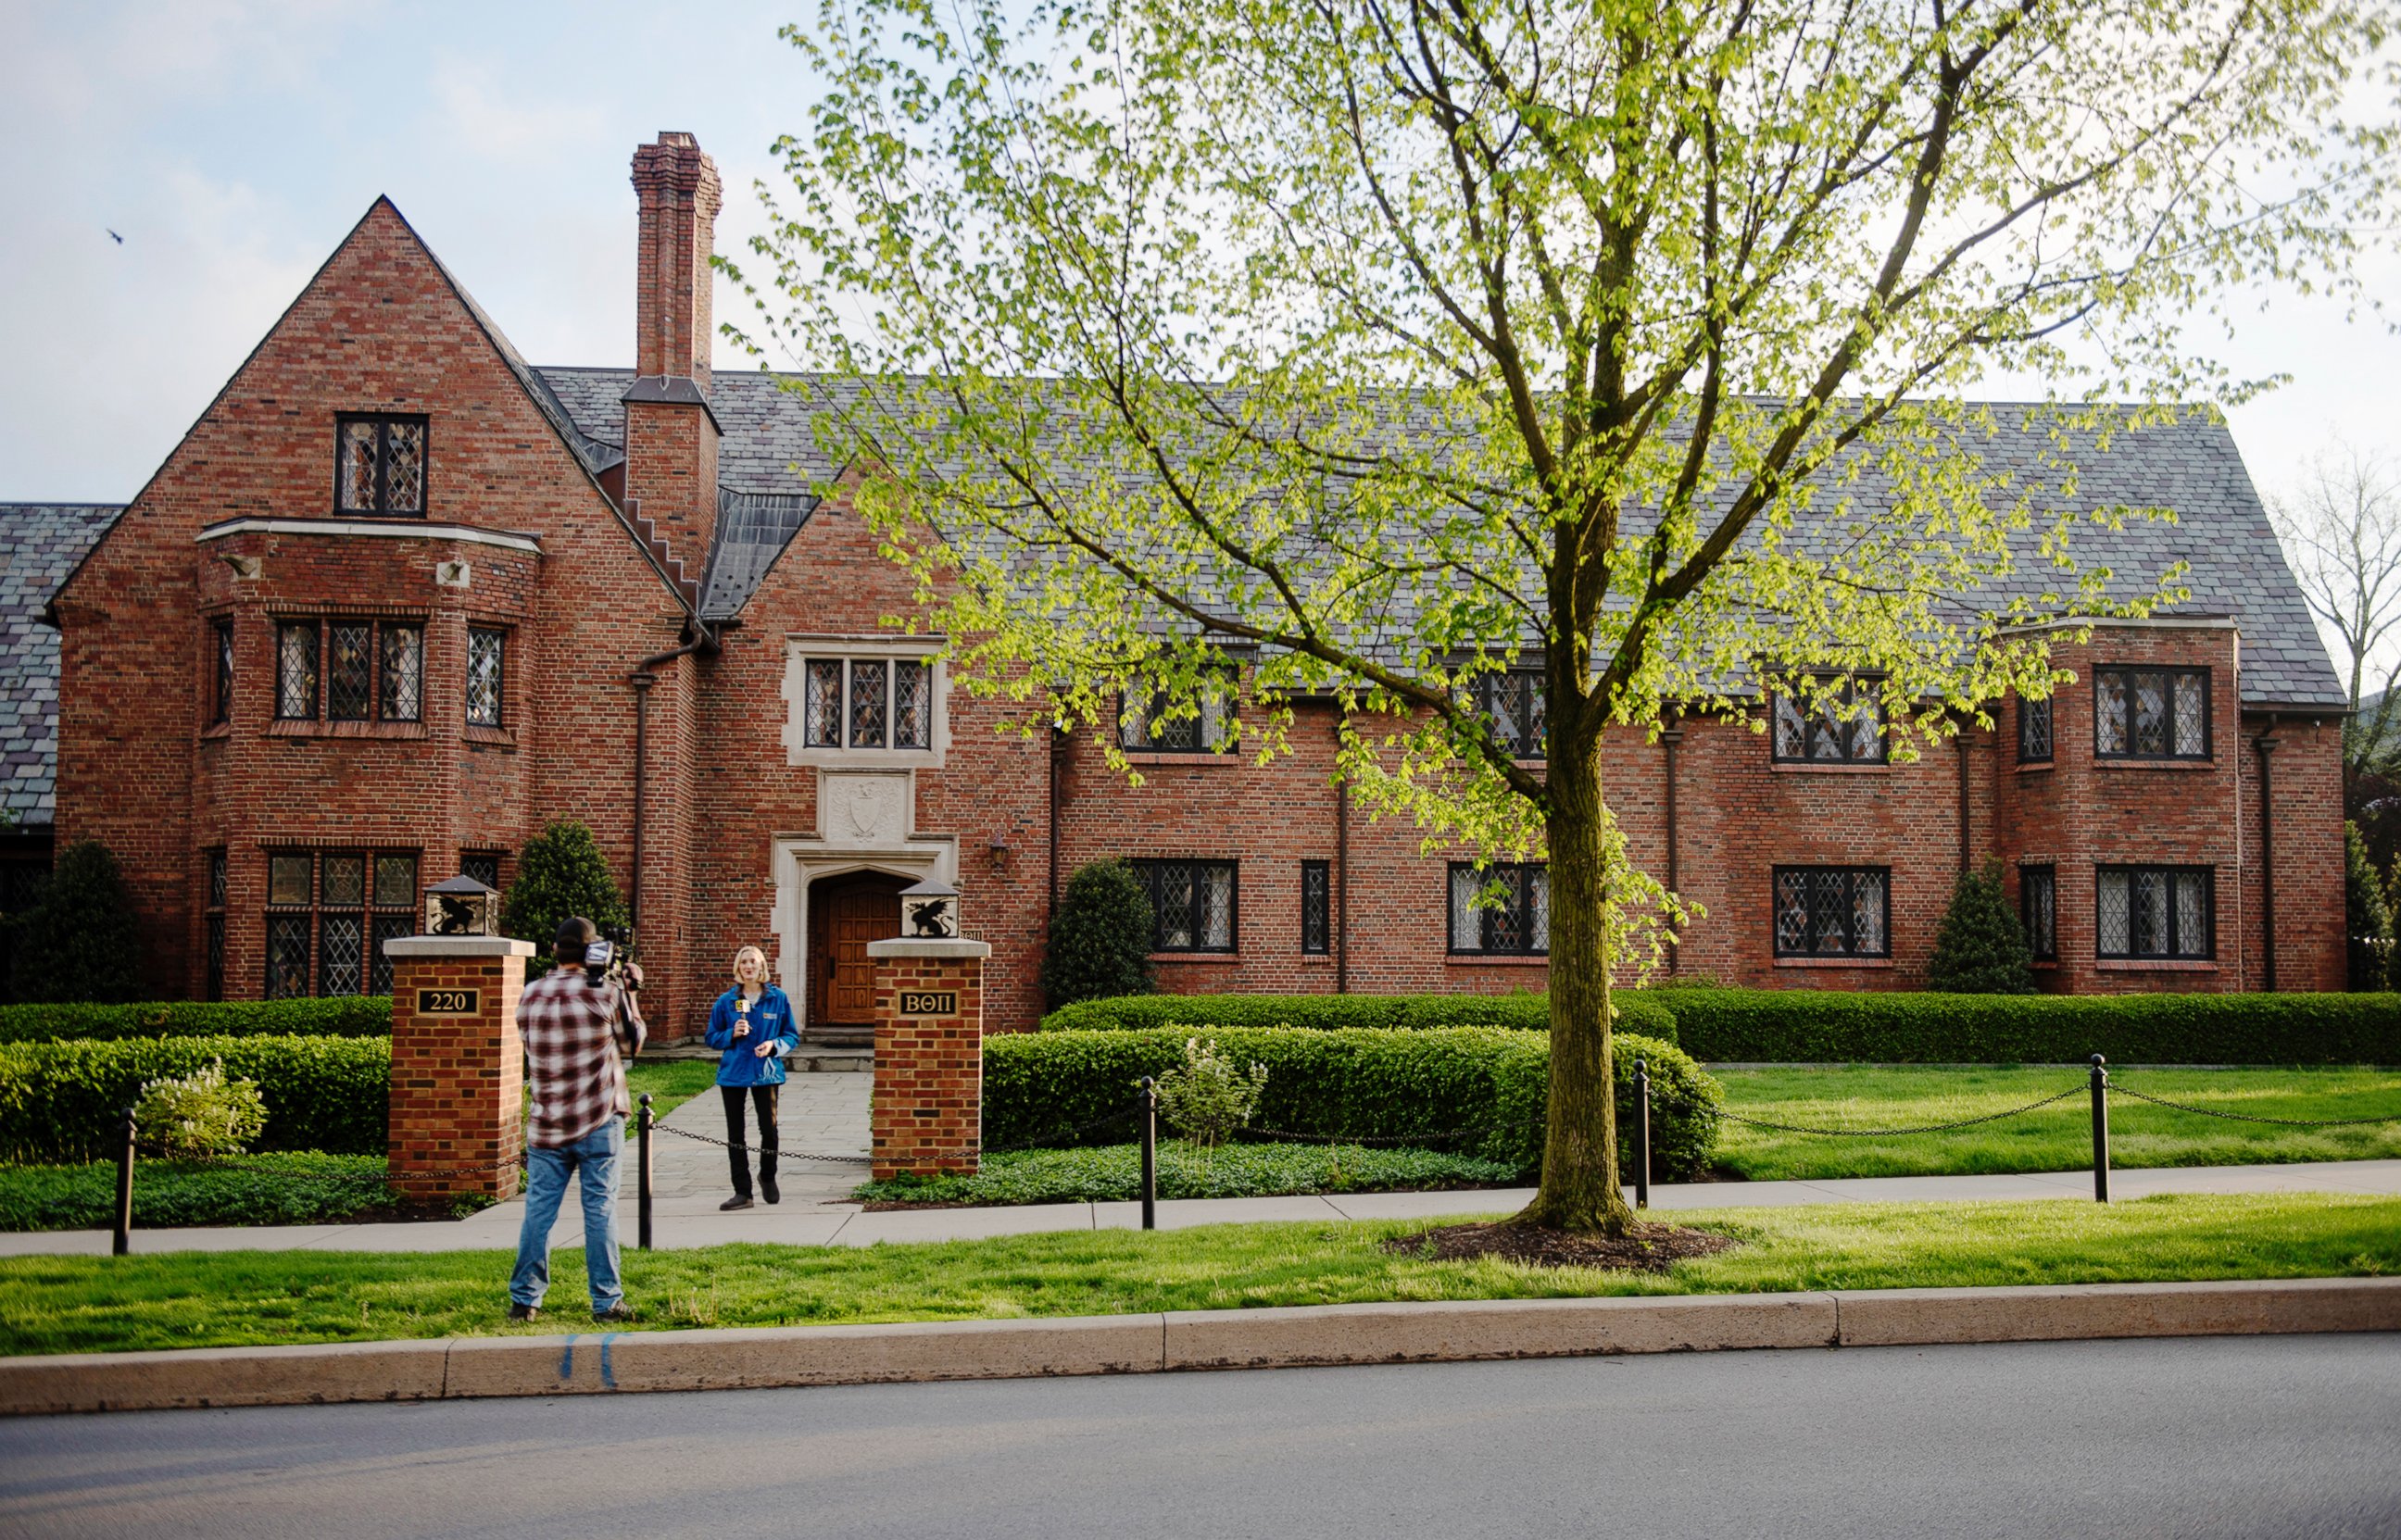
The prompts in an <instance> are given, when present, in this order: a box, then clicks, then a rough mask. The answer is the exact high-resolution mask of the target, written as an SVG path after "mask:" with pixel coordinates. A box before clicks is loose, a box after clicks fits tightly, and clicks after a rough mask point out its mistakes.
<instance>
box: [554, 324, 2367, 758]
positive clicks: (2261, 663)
mask: <svg viewBox="0 0 2401 1540" xmlns="http://www.w3.org/2000/svg"><path fill="white" fill-rule="evenodd" d="M541 373H542V376H543V377H544V378H545V379H547V380H548V381H549V382H550V384H551V386H552V387H553V388H554V389H555V390H556V392H557V395H558V399H559V400H560V401H561V402H563V403H564V404H565V406H566V408H567V410H568V411H569V413H570V414H571V415H572V416H574V417H575V419H576V420H577V422H578V424H579V426H580V428H581V429H582V430H583V432H584V433H586V434H592V435H597V436H602V437H606V436H609V435H613V434H617V433H620V432H622V430H623V429H622V428H621V427H620V426H618V425H619V424H620V423H621V422H622V413H623V408H622V407H621V406H620V404H619V398H620V397H621V396H623V394H624V390H625V388H626V386H627V385H628V384H629V383H630V382H631V381H632V379H633V377H634V376H633V373H632V371H630V370H624V369H551V368H545V369H543V370H542V371H541ZM787 377H789V376H775V375H763V374H720V375H717V376H716V377H715V380H714V381H713V384H712V388H711V397H710V399H711V404H712V405H713V407H714V409H715V411H716V415H717V418H718V421H719V423H720V425H721V428H722V429H723V436H722V439H721V441H720V445H719V450H718V466H719V479H720V488H721V489H723V488H730V489H736V490H739V491H744V492H761V493H783V494H787V495H805V494H808V493H811V492H815V491H818V490H821V489H823V488H825V487H827V486H830V484H832V482H833V480H834V478H835V476H836V475H838V474H839V472H840V470H841V469H842V468H841V467H840V466H839V465H837V464H835V463H834V462H833V461H832V459H831V458H830V457H829V456H828V455H827V453H826V450H825V448H824V447H823V446H822V445H821V444H820V443H819V442H818V439H817V434H816V420H815V419H816V415H817V414H818V413H819V412H821V411H823V410H824V408H823V407H822V406H818V405H813V404H812V403H813V402H822V401H825V400H829V399H837V398H840V397H843V396H847V395H849V394H851V393H853V391H854V389H855V388H854V387H852V386H851V385H849V384H848V383H847V382H843V381H838V380H834V379H832V378H830V377H827V376H816V375H807V376H800V377H799V383H801V384H802V385H803V386H804V387H805V388H804V389H802V390H791V389H786V388H782V386H781V384H780V383H779V380H781V379H783V378H787ZM1990 404H1991V407H1992V414H1991V415H1992V419H1993V424H1994V428H1993V431H1992V432H1991V433H1990V434H1989V435H1988V436H1987V435H1983V434H1982V433H1981V432H1980V431H1976V430H1968V432H1967V436H1966V437H1965V439H1964V442H1966V443H1968V445H1969V448H1970V449H1971V451H1972V452H1973V453H1974V454H1976V455H1977V456H1979V457H1981V458H1982V459H1983V462H1984V467H1985V470H1986V471H1987V472H1988V473H1991V474H1996V475H1997V476H1999V477H2001V478H2002V479H2004V480H2005V481H2006V482H2007V483H2008V484H2010V485H2013V486H2018V487H2023V488H2026V489H2029V490H2031V491H2032V493H2033V495H2034V496H2036V497H2037V499H2038V503H2037V506H2040V507H2045V508H2071V507H2072V508H2076V509H2079V510H2086V511H2090V510H2097V509H2105V508H2110V507H2113V506H2114V507H2133V508H2150V507H2164V508H2168V509H2172V510H2174V511H2175V515H2176V518H2175V523H2173V524H2169V523H2164V522H2161V521H2157V520H2149V519H2133V520H2129V521H2127V522H2126V523H2125V525H2123V527H2121V528H2118V529H2109V528H2106V527H2104V526H2102V525H2097V524H2092V523H2087V524H2082V525H2079V526H2078V527H2077V529H2076V530H2075V532H2074V537H2073V542H2072V551H2073V554H2074V557H2075V560H2076V562H2077V565H2078V566H2079V568H2081V569H2083V570H2087V571H2090V570H2095V569H2098V568H2102V567H2106V568H2108V569H2109V570H2110V571H2111V572H2112V573H2113V574H2114V575H2115V581H2113V583H2112V584H2111V585H2110V586H2111V589H2112V591H2113V592H2115V593H2123V594H2125V595H2126V596H2128V597H2133V596H2138V595H2147V594H2149V593H2153V592H2155V590H2156V586H2157V584H2158V582H2159V580H2160V579H2161V576H2162V575H2163V574H2165V573H2166V572H2167V571H2168V569H2169V568H2170V567H2172V566H2175V564H2176V563H2177V562H2183V563H2185V564H2186V566H2187V572H2186V575H2185V577H2184V579H2183V581H2184V586H2185V587H2186V589H2187V590H2188V591H2189V597H2188V598H2187V599H2186V600H2185V602H2184V603H2182V604H2180V605H2175V606H2166V607H2163V608H2162V609H2161V610H2160V611H2159V613H2160V614H2162V615H2170V616H2175V615H2183V616H2192V617H2201V616H2210V617H2226V618H2230V619H2232V620H2233V621H2234V622H2235V624H2236V626H2237V627H2238V628H2239V630H2240V631H2241V633H2242V638H2243V650H2242V670H2243V675H2242V678H2243V686H2242V688H2243V702H2244V704H2246V705H2254V706H2269V705H2275V706H2293V707H2298V708H2300V709H2303V710H2310V711H2326V710H2334V711H2339V710H2343V709H2345V707H2346V706H2347V704H2348V700H2347V697H2346V696H2345V694H2344V691H2343V688H2342V685H2341V683H2340V681H2339V679H2337V677H2336V675H2335V671H2334V666H2333V664H2332V662H2331V661H2328V659H2327V657H2326V645H2325V643H2324V642H2322V641H2321V640H2320V639H2319V637H2318V632H2317V627H2316V626H2315V625H2314V624H2313V623H2312V620H2311V619H2310V615H2309V611H2308V609H2307V608H2306V606H2304V605H2303V604H2302V601H2301V594H2300V589H2299V586H2298V584H2297V583H2296V582H2295V581H2294V579H2293V575H2292V570H2291V568H2289V567H2288V566H2285V564H2284V550H2283V548H2282V547H2281V546H2280V545H2278V543H2277V541H2276V536H2275V532H2274V530H2273V529H2272V528H2271V526H2270V525H2269V523H2268V513H2267V510H2266V509H2265V508H2264V507H2262V506H2261V504H2260V501H2259V495H2258V492H2257V489H2256V488H2254V487H2253V486H2252V484H2251V477H2250V474H2249V472H2248V471H2247V470H2244V469H2243V457H2242V455H2241V454H2240V452H2238V451H2237V450H2236V448H2235V445H2234V436H2233V434H2232V433H2231V432H2230V430H2229V429H2227V427H2226V425H2225V424H2224V423H2223V422H2220V421H2211V420H2209V419H2208V417H2207V416H2203V415H2202V414H2199V413H2182V414H2179V415H2178V416H2177V417H2176V420H2175V421H2173V422H2169V423H2160V424H2153V425H2149V426H2146V427H2142V428H2137V429H2119V430H2118V431H2117V433H2116V434H2115V436H2114V438H2113V440H2112V442H2111V444H2110V447H2109V449H2108V451H2107V452H2106V453H2100V452H2097V451H2095V450H2094V449H2093V448H2092V445H2091V444H2090V443H2089V442H2088V443H2084V444H2083V445H2082V446H2081V447H2080V448H2079V450H2078V451H2077V453H2076V455H2075V457H2074V458H2075V470H2076V477H2075V487H2074V491H2073V493H2072V495H2069V496H2065V497H2062V496H2060V495H2059V494H2058V493H2057V492H2055V491H2051V492H2045V491H2043V490H2042V489H2046V488H2056V487H2057V486H2058V485H2059V483H2060V479H2061V470H2060V468H2059V466H2058V464H2057V462H2056V458H2055V456H2056V452H2057V445H2056V442H2055V439H2056V435H2055V431H2054V427H2055V425H2054V424H2052V423H2050V422H2047V421H2044V420H2042V415H2043V411H2044V409H2043V408H2041V407H2038V406H2034V405H2028V404H2023V403H2015V404H2013V403H2003V402H1995V403H1990ZM1426 426H1430V425H1420V429H1422V428H1423V427H1426ZM1069 437H1071V436H1068V435H1063V438H1062V443H1061V453H1062V454H1063V455H1073V453H1074V449H1073V446H1072V443H1070V442H1068V438H1069ZM1840 492H1841V493H1842V495H1844V496H1847V497H1853V498H1855V499H1858V500H1859V502H1861V503H1863V504H1870V505H1873V503H1875V502H1877V501H1879V500H1889V499H1890V498H1892V497H1894V496H1896V492H1895V488H1894V487H1893V485H1892V484H1891V483H1890V481H1889V479H1888V478H1887V476H1886V475H1885V474H1884V473H1883V472H1882V471H1881V470H1879V469H1877V468H1875V467H1874V466H1873V464H1870V465H1868V466H1866V467H1864V468H1863V469H1862V470H1861V471H1860V473H1859V475H1858V476H1857V477H1856V478H1855V479H1851V480H1848V481H1845V482H1844V483H1842V484H1841V486H1840ZM1999 496H2001V494H1996V497H1999ZM722 497H723V493H722V492H721V493H720V502H721V501H722ZM1835 503H1836V498H1834V497H1825V498H1821V499H1819V502H1818V507H1820V508H1832V507H1833V506H1834V505H1835ZM799 517H800V518H804V517H805V514H804V513H803V514H801V515H799ZM1829 522H1831V521H1829ZM1639 523H1640V520H1639V518H1638V517H1636V516H1632V515H1629V524H1630V525H1631V524H1639ZM792 527H793V528H795V529H797V528H798V527H799V525H798V522H797V520H795V522H794V523H793V524H792ZM723 529H724V525H723V522H722V521H720V552H712V554H711V557H710V562H709V568H708V570H709V571H710V573H711V574H712V576H714V575H715V574H716V573H717V572H718V571H719V570H720V555H721V550H722V547H723V545H724V544H725V542H726V540H727V539H728V538H729V537H728V536H727V535H726V534H725V533H723ZM1813 533H1814V534H1816V535H1818V536H1819V537H1821V538H1840V537H1839V532H1838V531H1834V530H1832V529H1831V528H1828V529H1825V530H1820V531H1816V532H1810V531H1804V532H1802V538H1803V539H1804V540H1806V539H1807V538H1810V536H1811V535H1812V534H1813ZM2040 534H2041V532H2040V531H2039V530H2038V529H2037V530H2033V531H2028V532H2026V533H2025V534H2024V536H2023V537H2021V538H2018V539H2017V540H2015V541H2014V542H2013V545H2014V548H2015V555H2016V567H2017V571H2018V574H2019V578H2018V579H2017V580H2018V581H2019V583H2020V584H2022V585H2024V584H2032V583H2035V582H2037V581H2055V579H2047V578H2042V579H2038V578H2037V576H2035V575H2037V574H2042V573H2044V572H2045V570H2046V566H2047V564H2046V562H2045V559H2044V557H2043V556H2042V553H2041V552H2040V551H2039V549H2038V545H2037V542H2038V541H2039V538H2040ZM783 538H784V539H786V540H789V538H790V537H789V532H787V533H786V534H785V535H784V537H783ZM781 549H782V547H781V544H780V543H778V544H777V545H776V546H775V550H776V551H778V552H780V550H781ZM774 560H775V556H774V555H773V554H768V555H767V556H766V557H765V559H764V561H763V562H760V563H757V564H756V576H753V577H751V578H750V579H749V584H750V588H755V587H756V584H757V580H758V577H762V576H763V575H764V574H765V572H766V571H767V570H768V568H769V567H771V566H773V565H774ZM725 569H726V570H729V571H731V570H734V566H732V565H731V564H727V565H726V567H725ZM742 570H745V571H748V570H749V568H748V567H744V568H742ZM748 593H749V589H748V588H746V589H743V590H741V591H740V598H741V599H745V600H747V598H748ZM2002 597H2003V596H2002V595H1999V594H1991V595H1986V594H1979V593H1969V594H1963V595H1960V596H1959V605H1960V607H1961V608H1963V609H1969V610H1974V609H1977V608H1980V607H1982V608H1993V607H1997V606H1998V603H1999V601H2000V599H2001V598H2002ZM727 603H733V606H734V608H738V607H739V604H738V602H735V601H734V590H733V589H732V588H731V587H729V588H728V589H727V590H726V591H725V592H724V593H722V594H719V593H714V592H712V593H711V594H710V595H709V596H708V597H707V598H705V600H704V604H703V610H704V613H705V614H708V615H725V614H731V613H733V609H730V608H722V607H720V606H722V605H724V604H727ZM1410 619H1411V617H1409V616H1407V615H1406V614H1396V615H1391V616H1387V617H1385V624H1386V625H1387V626H1388V627H1390V628H1393V629H1395V630H1397V631H1400V632H1406V630H1407V629H1408V621H1409V620H1410Z"/></svg>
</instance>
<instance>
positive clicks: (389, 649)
mask: <svg viewBox="0 0 2401 1540" xmlns="http://www.w3.org/2000/svg"><path fill="white" fill-rule="evenodd" d="M377 709H378V715H381V716H382V717H383V719H384V720H385V721H387V722H414V721H418V720H419V719H420V718H422V717H423V715H424V714H425V628H424V627H423V626H418V625H397V624H394V623H392V622H391V621H389V620H387V621H385V622H384V625H383V690H382V696H381V700H380V702H379V703H378V708H377Z"/></svg>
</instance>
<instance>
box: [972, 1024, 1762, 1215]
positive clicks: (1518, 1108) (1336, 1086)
mask: <svg viewBox="0 0 2401 1540" xmlns="http://www.w3.org/2000/svg"><path fill="white" fill-rule="evenodd" d="M1189 1036H1190V1034H1189V1033H1188V1032H1186V1031H1183V1030H1179V1029H1121V1030H1117V1031H1099V1032H1070V1031H1050V1032H1026V1033H1013V1034H1008V1035H1003V1036H996V1037H992V1038H988V1039H986V1040H985V1042H984V1047H983V1075H984V1081H983V1127H984V1138H985V1141H986V1142H987V1144H988V1145H989V1147H990V1148H993V1149H995V1150H1001V1149H1009V1148H1013V1147H1017V1146H1021V1145H1036V1146H1051V1147H1061V1148H1065V1147H1073V1146H1077V1145H1104V1144H1122V1143H1124V1142H1125V1139H1126V1128H1127V1124H1125V1123H1123V1122H1113V1123H1109V1124H1104V1125H1103V1126H1100V1127H1096V1128H1091V1129H1088V1130H1086V1131H1085V1132H1083V1133H1081V1134H1077V1133H1076V1132H1075V1130H1076V1129H1077V1127H1078V1126H1079V1125H1081V1124H1088V1123H1091V1122H1094V1121H1096V1120H1098V1119H1101V1118H1104V1117H1106V1116H1107V1115H1108V1114H1109V1113H1111V1112H1114V1111H1118V1109H1120V1108H1123V1107H1125V1106H1127V1105H1128V1103H1129V1101H1130V1100H1131V1098H1132V1094H1133V1084H1134V1082H1135V1081H1137V1080H1139V1079H1141V1078H1142V1077H1143V1076H1145V1075H1152V1076H1157V1075H1159V1074H1162V1073H1164V1072H1165V1071H1166V1070H1169V1069H1171V1068H1173V1066H1175V1065H1177V1064H1179V1063H1181V1062H1182V1060H1183V1056H1184V1045H1185V1043H1186V1041H1187V1038H1188V1037H1189ZM1211 1037H1212V1039H1213V1040H1214V1042H1215V1043H1216V1045H1217V1051H1218V1053H1219V1054H1220V1055H1222V1056H1225V1057H1226V1058H1228V1059H1230V1060H1233V1061H1234V1062H1236V1063H1239V1064H1245V1065H1247V1064H1250V1063H1254V1062H1255V1063H1259V1064H1264V1065H1265V1066H1267V1070H1268V1079H1267V1085H1266V1087H1265V1089H1264V1090H1263V1091H1262V1092H1261V1094H1260V1097H1259V1105H1258V1111H1257V1112H1256V1114H1255V1117H1254V1118H1253V1124H1254V1125H1255V1127H1258V1128H1261V1129H1274V1130H1277V1131H1280V1132H1283V1133H1293V1134H1308V1135H1323V1136H1329V1137H1336V1138H1372V1139H1392V1140H1398V1141H1403V1142H1410V1141H1421V1142H1423V1143H1425V1144H1426V1145H1428V1146H1430V1147H1433V1148H1437V1149H1445V1150H1452V1151H1456V1152H1459V1153H1461V1154H1467V1155H1475V1156H1477V1157H1479V1158H1482V1159H1486V1160H1497V1161H1502V1162H1505V1163H1507V1164H1509V1165H1513V1166H1515V1167H1516V1169H1517V1170H1519V1171H1521V1172H1530V1171H1532V1170H1534V1169H1535V1168H1536V1167H1537V1166H1538V1165H1540V1164H1541V1161H1542V1151H1543V1117H1544V1106H1545V1103H1546V1101H1547V1099H1548V1097H1549V1087H1550V1058H1551V1044H1550V1036H1549V1034H1548V1033H1544V1032H1527V1031H1514V1030H1507V1029H1499V1028H1491V1027H1463V1028H1426V1029H1421V1030H1417V1031H1393V1030H1392V1029H1388V1028H1329V1029H1293V1028H1287V1029H1273V1028H1229V1029H1213V1030H1212V1032H1211ZM1638 1057H1641V1058H1646V1059H1648V1060H1649V1061H1650V1068H1651V1079H1652V1101H1651V1107H1652V1119H1651V1131H1652V1153H1651V1163H1652V1164H1651V1169H1652V1174H1653V1176H1655V1177H1657V1178H1659V1179H1662V1180H1666V1179H1672V1178H1676V1177H1685V1176H1691V1175H1694V1174H1696V1173H1697V1172H1699V1171H1700V1170H1702V1169H1703V1168H1705V1167H1706V1166H1707V1165H1708V1160H1709V1154H1710V1152H1711V1151H1712V1150H1713V1149H1714V1148H1715V1146H1716V1142H1717V1127H1718V1108H1719V1107H1720V1105H1721V1104H1722V1097H1721V1095H1720V1093H1719V1090H1718V1084H1717V1082H1716V1081H1714V1080H1712V1079H1710V1078H1709V1077H1708V1075H1707V1074H1704V1073H1703V1072H1702V1071H1701V1069H1700V1067H1699V1066H1698V1065H1696V1064H1694V1062H1693V1060H1692V1059H1691V1058H1690V1057H1688V1056H1685V1055H1684V1054H1683V1053H1681V1051H1679V1050H1678V1049H1677V1048H1676V1047H1675V1046H1674V1045H1673V1044H1671V1043H1660V1042H1656V1041H1653V1040H1650V1039H1645V1038H1642V1037H1640V1036H1637V1035H1633V1034H1620V1035H1619V1036H1618V1037H1617V1039H1616V1068H1617V1082H1618V1107H1617V1111H1618V1120H1619V1122H1618V1127H1619V1131H1620V1135H1621V1142H1623V1141H1624V1140H1625V1138H1626V1137H1627V1136H1630V1134H1631V1132H1632V1130H1633V1127H1634V1102H1633V1089H1632V1087H1633V1077H1634V1060H1635V1059H1636V1058H1638ZM1453 1136H1463V1137H1453ZM1623 1153H1624V1154H1625V1156H1626V1161H1628V1162H1630V1161H1631V1159H1632V1152H1631V1151H1630V1150H1627V1151H1624V1152H1623Z"/></svg>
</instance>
